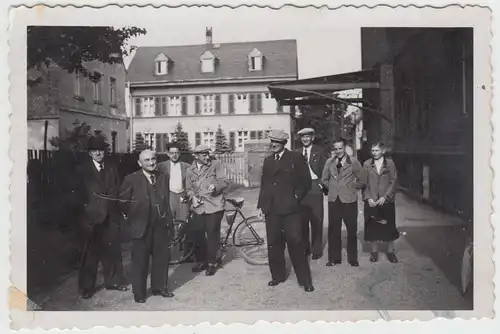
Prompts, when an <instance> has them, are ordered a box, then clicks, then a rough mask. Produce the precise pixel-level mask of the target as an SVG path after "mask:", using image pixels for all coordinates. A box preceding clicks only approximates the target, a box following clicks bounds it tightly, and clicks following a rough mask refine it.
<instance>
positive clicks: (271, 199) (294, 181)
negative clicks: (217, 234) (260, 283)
mask: <svg viewBox="0 0 500 334" xmlns="http://www.w3.org/2000/svg"><path fill="white" fill-rule="evenodd" d="M269 139H270V140H271V145H270V147H271V150H272V153H273V154H272V155H270V156H269V157H267V158H266V159H265V160H264V166H263V168H262V178H261V183H260V193H259V200H258V204H257V208H258V209H259V210H260V211H261V212H262V213H263V214H264V215H265V217H266V233H267V247H268V257H269V269H270V271H271V281H269V283H268V285H269V286H276V285H278V284H280V283H282V282H284V281H285V280H286V265H285V240H286V245H287V248H288V252H289V254H290V259H291V260H292V265H293V268H294V271H295V274H296V275H297V281H298V283H299V285H300V286H302V287H303V288H304V290H305V291H307V292H312V291H314V287H313V285H312V278H311V269H310V267H309V261H308V260H307V255H306V246H305V243H304V238H303V236H302V233H303V232H302V231H303V229H302V224H301V218H300V203H301V201H302V200H303V199H304V197H305V196H306V194H307V192H308V191H309V188H310V187H311V176H310V174H309V171H308V169H307V164H306V162H305V161H304V158H303V157H302V156H301V155H300V153H298V152H294V151H289V150H287V149H285V145H286V143H287V141H288V134H286V133H285V132H283V131H276V130H273V131H271V132H270V134H269ZM283 237H284V238H283Z"/></svg>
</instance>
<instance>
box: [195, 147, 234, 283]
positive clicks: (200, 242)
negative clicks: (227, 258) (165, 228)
mask: <svg viewBox="0 0 500 334" xmlns="http://www.w3.org/2000/svg"><path fill="white" fill-rule="evenodd" d="M194 156H195V161H194V162H193V164H192V165H191V166H189V167H188V168H187V170H186V194H187V196H188V197H189V199H190V201H191V210H192V211H193V212H194V213H195V217H194V226H192V227H191V228H192V230H193V234H194V238H195V257H196V262H197V263H196V264H195V265H194V266H193V272H201V271H203V270H205V271H206V272H205V273H206V275H207V276H212V275H214V274H215V271H216V263H217V251H218V249H219V244H220V229H221V220H222V217H223V215H224V209H225V198H224V192H225V191H226V190H227V189H228V188H229V180H228V179H227V178H226V177H225V176H224V171H223V170H222V165H221V164H220V162H219V161H217V160H212V159H210V148H209V147H208V146H206V145H199V146H197V147H196V148H195V149H194Z"/></svg>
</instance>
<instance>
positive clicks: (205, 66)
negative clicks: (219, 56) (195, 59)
mask: <svg viewBox="0 0 500 334" xmlns="http://www.w3.org/2000/svg"><path fill="white" fill-rule="evenodd" d="M200 61H201V72H202V73H214V72H215V56H214V54H213V53H212V52H210V51H208V50H207V51H205V53H203V54H202V55H201V57H200Z"/></svg>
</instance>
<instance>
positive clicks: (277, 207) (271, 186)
mask: <svg viewBox="0 0 500 334" xmlns="http://www.w3.org/2000/svg"><path fill="white" fill-rule="evenodd" d="M310 188H311V174H310V173H309V168H308V167H307V164H306V162H305V160H304V157H303V156H302V154H300V153H298V152H294V151H289V150H287V149H285V151H284V152H283V155H282V157H281V159H280V160H275V158H274V154H273V155H271V156H269V157H267V158H266V159H265V160H264V166H263V168H262V178H261V183H260V193H259V200H258V204H257V207H258V208H260V209H261V210H262V212H263V213H264V214H266V215H267V214H270V213H274V214H290V213H295V212H299V209H300V205H299V204H300V203H301V201H302V200H303V199H304V197H305V196H306V195H307V192H308V191H309V189H310Z"/></svg>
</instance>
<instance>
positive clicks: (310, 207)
mask: <svg viewBox="0 0 500 334" xmlns="http://www.w3.org/2000/svg"><path fill="white" fill-rule="evenodd" d="M297 134H298V135H299V136H300V141H301V142H302V145H303V146H302V148H300V149H298V150H297V151H298V152H300V153H302V155H303V156H304V160H305V161H306V163H307V165H308V168H309V174H310V175H311V190H309V192H308V193H307V195H306V197H305V198H304V200H303V201H302V207H301V209H302V212H301V213H302V227H303V229H304V230H303V235H304V242H305V243H306V253H307V254H308V255H309V254H311V253H312V259H313V260H317V259H320V258H321V256H322V255H323V187H322V186H321V180H320V178H321V175H322V173H323V167H324V166H325V162H326V159H327V157H326V154H325V152H324V150H323V149H322V148H321V147H319V146H318V145H314V144H313V142H314V139H315V136H314V135H315V131H314V129H313V128H304V129H302V130H300V131H299V132H297ZM309 226H310V228H309ZM309 230H310V232H309ZM309 236H311V238H309Z"/></svg>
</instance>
